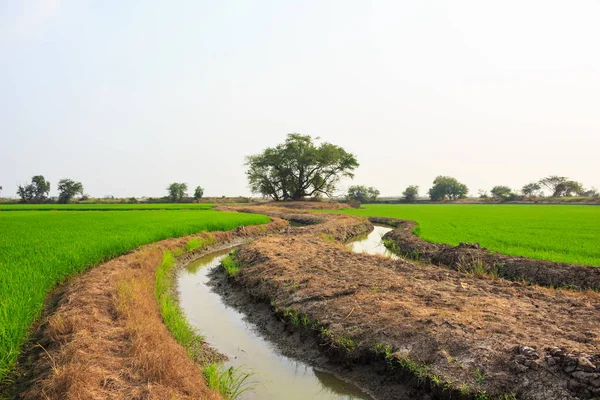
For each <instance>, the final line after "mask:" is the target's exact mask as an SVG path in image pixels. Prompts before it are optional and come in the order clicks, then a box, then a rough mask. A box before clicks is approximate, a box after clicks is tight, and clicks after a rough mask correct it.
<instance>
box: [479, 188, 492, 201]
mask: <svg viewBox="0 0 600 400" xmlns="http://www.w3.org/2000/svg"><path fill="white" fill-rule="evenodd" d="M477 194H478V195H479V198H480V199H487V198H488V197H490V196H488V193H487V191H486V190H483V189H479V191H478V192H477Z"/></svg>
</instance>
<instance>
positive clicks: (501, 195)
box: [490, 185, 514, 200]
mask: <svg viewBox="0 0 600 400" xmlns="http://www.w3.org/2000/svg"><path fill="white" fill-rule="evenodd" d="M490 193H492V196H494V197H496V198H498V199H500V200H510V198H511V197H513V196H514V193H513V192H512V189H511V188H509V187H508V186H502V185H498V186H494V187H493V188H492V190H491V191H490Z"/></svg>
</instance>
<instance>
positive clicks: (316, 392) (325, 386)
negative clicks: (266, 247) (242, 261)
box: [178, 251, 372, 400]
mask: <svg viewBox="0 0 600 400" xmlns="http://www.w3.org/2000/svg"><path fill="white" fill-rule="evenodd" d="M227 252H228V251H225V252H221V253H213V254H211V255H209V256H207V257H204V258H200V259H198V260H196V261H195V262H193V263H191V264H190V265H189V266H188V268H187V269H186V270H184V271H181V273H180V275H179V280H178V289H179V293H180V304H181V307H182V309H183V310H184V312H185V313H186V315H187V318H188V321H190V323H191V324H192V325H193V326H194V327H197V328H198V331H199V332H201V333H202V334H203V335H204V336H205V338H206V341H207V342H208V343H209V344H210V345H211V346H212V347H214V348H215V349H216V350H218V351H219V352H220V353H222V354H225V355H227V357H229V361H228V362H226V364H225V365H226V366H227V367H229V366H234V367H237V366H243V369H244V371H247V372H252V373H254V375H253V376H252V378H251V380H252V382H251V385H250V386H251V387H252V389H251V390H249V391H247V392H245V393H244V394H243V395H242V397H241V398H242V399H260V400H263V399H264V400H270V399H273V400H275V399H277V400H280V399H289V400H296V399H297V400H301V399H302V400H304V399H323V400H325V399H327V400H367V399H372V398H371V396H369V395H368V394H366V393H364V392H363V391H361V390H360V389H359V388H357V387H356V386H354V385H351V384H349V383H346V382H344V381H342V380H340V379H338V378H337V377H336V376H334V375H333V374H330V373H327V372H323V371H318V370H316V369H314V368H313V367H311V366H309V365H307V364H305V363H303V362H301V361H297V360H294V359H291V358H288V357H285V356H283V355H281V354H279V352H278V351H277V349H276V348H275V347H274V346H273V345H272V344H270V343H269V342H268V341H267V340H265V339H264V338H263V337H261V336H260V335H259V334H258V333H257V329H256V326H254V324H252V323H249V322H247V321H245V319H244V316H243V314H242V313H240V312H238V311H237V310H235V309H233V308H231V307H228V306H227V305H225V304H224V303H223V301H222V300H221V297H220V296H219V295H218V294H217V293H215V292H213V291H212V290H211V288H210V287H209V286H208V285H207V282H208V280H209V279H210V278H209V277H208V274H209V272H210V270H211V269H212V268H215V267H218V266H219V264H220V261H221V259H222V258H223V257H225V255H226V254H227Z"/></svg>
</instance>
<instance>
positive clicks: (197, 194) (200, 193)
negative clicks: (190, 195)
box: [194, 186, 204, 201]
mask: <svg viewBox="0 0 600 400" xmlns="http://www.w3.org/2000/svg"><path fill="white" fill-rule="evenodd" d="M202 196H204V189H202V187H201V186H196V189H194V199H195V200H196V201H198V200H200V199H201V198H202Z"/></svg>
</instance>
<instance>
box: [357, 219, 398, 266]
mask: <svg viewBox="0 0 600 400" xmlns="http://www.w3.org/2000/svg"><path fill="white" fill-rule="evenodd" d="M374 227H375V229H374V230H373V232H371V233H369V235H368V236H366V237H362V238H358V239H356V240H354V241H352V242H350V243H348V247H349V248H350V249H351V250H352V251H354V252H355V253H367V254H381V255H384V256H387V257H390V258H393V259H396V258H398V256H397V255H395V254H393V253H392V252H391V251H389V250H388V249H387V248H386V247H385V246H384V245H383V242H382V240H381V239H382V237H383V235H385V234H386V233H388V232H389V231H391V230H392V228H388V227H386V226H379V225H374Z"/></svg>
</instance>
